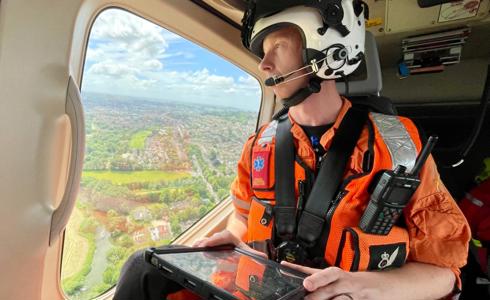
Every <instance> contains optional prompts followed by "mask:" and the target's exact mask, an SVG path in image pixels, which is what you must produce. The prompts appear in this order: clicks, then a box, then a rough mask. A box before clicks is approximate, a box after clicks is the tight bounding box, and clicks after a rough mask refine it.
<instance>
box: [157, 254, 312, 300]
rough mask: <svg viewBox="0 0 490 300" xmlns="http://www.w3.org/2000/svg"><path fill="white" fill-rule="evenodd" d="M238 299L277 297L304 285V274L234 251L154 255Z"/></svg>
mask: <svg viewBox="0 0 490 300" xmlns="http://www.w3.org/2000/svg"><path fill="white" fill-rule="evenodd" d="M157 256H159V257H160V258H161V259H163V260H165V261H167V262H168V263H170V264H171V265H173V266H175V267H177V268H179V269H181V270H183V271H184V272H186V273H188V274H192V275H194V276H196V277H198V278H199V279H201V280H203V281H205V282H207V283H209V284H211V285H213V286H215V287H218V288H220V289H222V290H225V291H227V292H228V293H230V294H231V295H233V296H234V297H236V298H238V299H257V300H265V299H271V300H272V299H279V298H281V297H283V296H285V295H287V294H289V293H291V292H293V291H296V290H298V289H300V288H302V286H303V278H304V277H305V275H304V274H301V273H299V272H296V271H291V270H290V269H287V268H284V267H283V266H280V265H279V264H276V263H265V262H264V261H262V260H260V259H255V258H253V257H250V256H248V255H245V254H242V253H240V252H238V251H235V250H222V251H209V252H185V253H167V254H157Z"/></svg>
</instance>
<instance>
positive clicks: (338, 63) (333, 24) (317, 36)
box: [242, 0, 368, 79]
mask: <svg viewBox="0 0 490 300" xmlns="http://www.w3.org/2000/svg"><path fill="white" fill-rule="evenodd" d="M248 4H249V5H248V9H247V10H246V12H245V15H244V17H243V20H242V22H243V29H242V42H243V44H244V46H245V47H246V48H247V49H249V50H250V51H251V52H252V53H254V54H255V55H257V56H258V57H259V58H262V57H263V56H264V53H263V49H262V43H263V41H264V39H265V37H266V36H267V35H268V34H269V33H271V32H273V31H275V30H278V29H280V28H283V27H286V26H291V25H292V26H295V27H296V28H298V29H299V31H300V33H301V36H302V37H303V62H304V64H305V66H310V67H311V71H310V72H311V73H313V74H315V75H316V76H317V77H319V79H335V78H340V77H344V76H347V75H349V74H351V73H352V72H354V71H355V70H356V69H357V67H358V66H359V65H360V63H361V61H362V59H363V56H364V37H365V25H364V18H365V15H366V17H367V14H368V7H367V5H366V4H365V3H364V2H363V1H361V0H250V1H249V3H248Z"/></svg>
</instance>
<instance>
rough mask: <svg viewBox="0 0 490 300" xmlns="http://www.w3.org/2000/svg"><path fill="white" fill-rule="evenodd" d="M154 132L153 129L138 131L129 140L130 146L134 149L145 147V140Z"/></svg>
mask: <svg viewBox="0 0 490 300" xmlns="http://www.w3.org/2000/svg"><path fill="white" fill-rule="evenodd" d="M151 133H152V131H151V130H142V131H138V132H137V133H136V134H134V135H133V136H132V137H131V140H130V141H129V147H130V148H132V149H143V148H145V140H146V138H147V137H149V136H150V134H151Z"/></svg>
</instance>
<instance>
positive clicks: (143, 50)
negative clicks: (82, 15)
mask: <svg viewBox="0 0 490 300" xmlns="http://www.w3.org/2000/svg"><path fill="white" fill-rule="evenodd" d="M180 45H182V47H181V46H180ZM196 47H198V46H196ZM183 49H186V50H187V49H189V42H187V41H186V40H184V39H183V38H182V37H180V36H178V35H176V34H174V33H172V32H169V31H166V30H164V29H163V28H161V27H159V26H157V25H155V24H152V23H150V22H149V21H146V20H144V19H142V18H140V17H137V16H134V15H132V14H130V13H128V12H125V11H122V10H118V9H110V10H106V11H104V12H103V13H102V14H101V15H100V16H99V17H98V18H97V20H96V21H95V23H94V25H93V29H92V33H91V36H90V41H89V47H88V49H87V57H86V60H87V65H88V66H89V67H88V68H86V69H85V74H84V82H83V86H82V87H83V88H84V89H85V90H87V91H94V92H101V93H117V94H123V95H130V96H135V97H138V96H139V97H145V98H148V97H149V98H154V99H165V100H174V101H186V102H195V103H203V104H204V103H207V104H216V105H225V106H234V107H240V108H246V109H254V110H258V108H259V104H258V103H259V99H260V95H261V89H260V85H259V84H258V82H257V80H256V79H255V78H253V77H252V76H250V75H248V74H246V73H243V75H239V76H238V77H237V78H235V77H233V76H232V75H226V74H218V73H224V71H220V70H219V69H218V70H216V68H217V66H214V65H210V66H207V67H202V64H201V67H199V69H192V67H195V64H192V63H189V59H190V58H193V59H195V57H194V55H193V54H192V52H189V51H185V50H183ZM167 62H168V63H167ZM167 65H168V66H170V65H172V66H175V65H180V66H181V68H179V71H177V70H172V69H169V68H168V67H167ZM185 66H188V68H189V69H187V70H185V71H181V70H183V67H185ZM185 68H187V67H185ZM210 69H212V70H214V71H210Z"/></svg>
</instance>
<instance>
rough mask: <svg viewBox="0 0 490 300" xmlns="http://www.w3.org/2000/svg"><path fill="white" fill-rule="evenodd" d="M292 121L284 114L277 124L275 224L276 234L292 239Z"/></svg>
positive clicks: (294, 214) (294, 206)
mask: <svg viewBox="0 0 490 300" xmlns="http://www.w3.org/2000/svg"><path fill="white" fill-rule="evenodd" d="M291 127H292V125H291V121H290V120H289V117H288V115H287V114H284V115H282V116H281V117H280V118H279V120H278V124H277V131H276V147H275V152H274V153H275V158H274V161H275V163H274V174H275V175H274V176H275V186H274V191H275V194H276V206H275V207H274V220H275V221H274V226H275V229H276V234H277V235H278V236H279V237H280V238H281V239H283V240H290V239H291V238H292V237H293V236H294V233H295V231H296V199H295V194H294V184H295V179H294V153H295V149H294V142H293V135H292V134H291Z"/></svg>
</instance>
